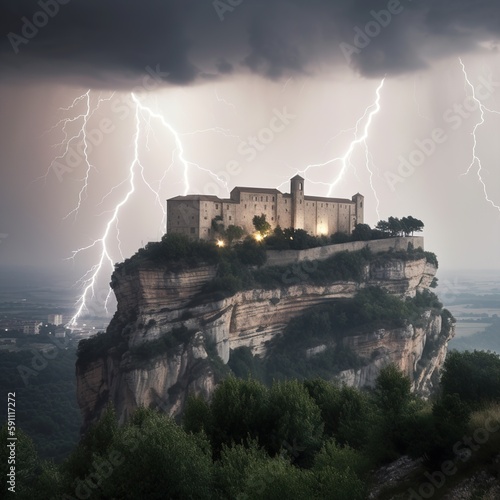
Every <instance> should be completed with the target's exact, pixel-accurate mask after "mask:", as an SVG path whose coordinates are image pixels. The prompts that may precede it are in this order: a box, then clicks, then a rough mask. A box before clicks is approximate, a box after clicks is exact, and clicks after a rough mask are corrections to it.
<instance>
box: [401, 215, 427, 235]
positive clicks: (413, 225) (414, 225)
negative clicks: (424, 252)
mask: <svg viewBox="0 0 500 500" xmlns="http://www.w3.org/2000/svg"><path fill="white" fill-rule="evenodd" d="M400 222H401V229H402V231H403V233H404V234H405V236H408V235H409V234H410V233H411V235H412V236H413V233H414V232H421V231H423V229H424V223H423V222H422V221H421V220H419V219H415V218H414V217H412V216H411V215H409V216H408V217H403V218H402V219H401V221H400Z"/></svg>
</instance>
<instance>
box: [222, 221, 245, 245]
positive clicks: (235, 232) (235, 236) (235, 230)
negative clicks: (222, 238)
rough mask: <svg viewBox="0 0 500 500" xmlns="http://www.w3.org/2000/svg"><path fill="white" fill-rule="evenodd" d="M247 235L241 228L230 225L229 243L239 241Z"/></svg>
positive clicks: (228, 232)
mask: <svg viewBox="0 0 500 500" xmlns="http://www.w3.org/2000/svg"><path fill="white" fill-rule="evenodd" d="M244 234H245V230H244V229H243V228H242V227H240V226H234V225H232V224H231V225H229V226H227V229H226V238H227V241H229V243H232V242H233V241H235V240H239V239H241V238H242V237H243V235H244Z"/></svg>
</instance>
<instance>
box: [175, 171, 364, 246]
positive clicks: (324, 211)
mask: <svg viewBox="0 0 500 500" xmlns="http://www.w3.org/2000/svg"><path fill="white" fill-rule="evenodd" d="M304 184H305V181H304V179H303V178H302V177H300V176H299V175H296V176H295V177H293V178H292V179H290V193H282V192H281V191H279V190H277V189H267V188H253V187H235V188H234V189H233V190H232V191H231V194H230V198H228V199H221V198H218V197H217V196H209V195H188V196H176V197H175V198H170V199H169V200H167V233H182V234H186V235H188V236H189V237H190V238H193V239H211V238H212V237H213V228H212V220H214V219H217V220H219V221H221V223H222V224H223V226H224V227H226V228H227V227H228V226H230V225H235V226H240V227H242V228H243V229H244V230H245V231H246V232H247V233H252V232H254V231H255V229H254V227H253V222H252V220H253V218H254V216H255V215H262V214H264V215H265V216H266V220H267V222H269V224H270V225H271V227H272V228H273V229H274V228H275V227H276V226H281V227H282V228H288V227H293V228H294V229H304V230H306V231H307V232H308V233H310V234H312V235H314V236H318V235H331V234H334V233H336V232H342V233H347V234H350V233H352V230H353V229H354V227H355V226H356V224H362V223H363V220H364V197H363V196H362V195H361V194H359V193H358V194H355V195H354V196H353V197H352V198H351V199H350V200H349V199H345V198H323V197H319V196H305V194H304Z"/></svg>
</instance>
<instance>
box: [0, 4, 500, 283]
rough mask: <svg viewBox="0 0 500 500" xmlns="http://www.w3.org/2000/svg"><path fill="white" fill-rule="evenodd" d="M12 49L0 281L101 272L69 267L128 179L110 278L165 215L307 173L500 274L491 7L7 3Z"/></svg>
mask: <svg viewBox="0 0 500 500" xmlns="http://www.w3.org/2000/svg"><path fill="white" fill-rule="evenodd" d="M0 31H1V37H0V110H1V113H0V164H1V173H0V265H2V266H5V265H7V266H11V265H12V266H13V265H28V264H29V265H31V266H35V267H46V268H54V269H57V270H60V271H62V272H64V273H67V275H68V276H70V277H71V278H73V277H77V276H79V275H80V274H81V273H82V272H84V271H85V269H87V268H88V267H90V266H92V265H94V264H96V263H98V261H99V258H100V254H99V249H100V247H99V245H97V246H96V247H94V248H91V249H89V250H88V251H86V252H83V253H81V254H79V255H78V256H77V257H76V259H75V261H74V263H71V262H70V261H65V260H64V259H65V258H67V257H69V256H71V254H72V250H75V249H77V248H81V247H85V246H87V245H90V244H91V243H92V242H93V241H94V240H97V239H99V238H101V236H102V235H103V234H104V232H105V231H106V227H107V224H108V223H109V221H110V220H111V219H112V218H113V209H114V208H115V207H116V205H117V204H118V203H120V201H121V200H123V199H124V197H125V196H126V194H127V192H128V191H129V189H130V183H129V173H130V171H131V170H132V171H133V173H134V175H135V177H134V181H135V184H134V192H133V193H131V195H130V197H129V198H128V199H127V203H125V204H123V205H122V206H121V208H120V211H119V213H118V221H117V222H116V223H115V222H114V223H113V224H110V225H109V229H108V233H109V239H108V240H107V243H108V247H107V248H108V249H109V253H110V258H111V260H112V261H115V262H116V261H120V260H121V259H122V256H121V255H123V256H125V257H127V256H129V255H131V254H132V253H134V252H135V250H136V249H137V248H139V247H140V246H141V245H142V244H144V243H146V242H147V241H149V240H151V239H158V238H159V237H160V236H161V231H162V228H163V227H164V226H163V224H164V220H163V212H162V210H163V208H164V205H165V200H166V199H167V198H169V197H173V196H176V195H178V194H184V193H186V192H189V193H205V194H217V195H219V196H228V193H229V190H231V189H232V188H233V187H234V186H235V185H241V186H264V187H278V188H279V189H281V190H282V191H284V192H285V191H287V190H288V189H289V187H288V179H289V178H290V177H292V176H293V175H295V174H296V173H297V172H299V173H302V175H303V176H304V177H306V179H307V180H306V185H305V189H306V194H310V195H320V196H326V195H328V194H329V193H330V194H331V195H332V196H336V197H351V196H352V195H353V194H355V193H356V192H358V191H359V192H361V193H362V194H364V195H365V197H366V210H365V214H366V215H365V218H366V222H368V223H369V224H371V225H374V224H376V222H377V220H379V218H384V219H385V218H387V217H389V216H391V215H394V216H399V217H401V216H405V215H413V216H415V217H418V218H420V219H422V220H423V221H424V223H425V233H424V234H425V237H426V248H427V249H428V250H431V251H434V252H436V253H437V255H438V258H439V260H440V262H441V266H442V268H443V269H465V268H467V269H470V268H481V269H485V268H491V269H492V268H494V269H499V268H500V262H499V259H498V255H499V251H500V208H499V207H500V182H499V181H500V172H499V165H500V141H499V125H500V115H499V114H498V113H494V111H495V110H500V60H499V52H498V40H499V35H500V4H498V2H494V1H491V0H490V1H481V0H475V1H473V0H440V1H439V2H436V1H423V0H414V1H410V0H401V1H397V0H390V1H373V0H370V1H368V0H358V1H352V0H316V1H305V0H304V1H298V0H295V1H292V0H289V1H280V0H265V1H264V0H221V1H209V0H197V1H193V0H178V1H172V0H154V1H153V0H149V1H144V0H143V1H140V2H139V0H127V1H123V0H122V1H118V0H107V1H103V0H99V1H97V0H95V1H94V0H85V1H79V0H58V1H56V0H47V1H46V2H44V1H43V0H40V1H38V2H33V1H22V0H4V1H3V2H2V6H1V7H0ZM460 58H461V61H462V63H463V66H462V63H461V62H460ZM464 68H465V71H466V73H467V76H468V79H469V81H470V83H471V85H472V86H471V85H469V84H468V83H467V82H466V80H465V74H464ZM383 78H385V80H384V82H383V85H381V83H382V79H383ZM377 90H378V91H379V93H378V96H379V99H378V101H377ZM79 96H81V99H77V100H76V101H75V99H76V98H78V97H79ZM133 96H135V97H133ZM134 99H135V100H134ZM477 99H480V100H481V102H482V103H483V105H484V106H485V107H484V108H481V107H480V106H479V104H478V102H477ZM72 103H74V107H72V108H70V109H67V110H65V109H63V108H69V107H70V106H71V104H72ZM377 103H378V106H377ZM88 111H90V113H88ZM64 119H70V120H71V121H70V122H68V123H67V125H66V127H65V128H63V127H64V125H65V123H64V122H63V121H60V120H64ZM162 119H163V122H162ZM358 120H359V122H358ZM483 121H484V123H482V122H483ZM356 124H358V129H357V132H356V129H355V127H356ZM82 130H86V132H87V140H86V146H85V142H84V137H83V134H82V133H81V132H82ZM365 132H366V140H363V139H364V136H365ZM474 132H476V135H475V137H474V135H473V133H474ZM65 133H66V134H67V136H66V138H67V139H72V138H73V139H72V140H71V142H69V144H67V143H64V142H63V141H64V139H65ZM254 137H255V138H256V139H255V140H254V139H252V138H254ZM353 141H355V142H354V143H353ZM474 143H476V148H475V152H476V156H477V159H476V160H475V161H473V160H474ZM179 148H180V149H179ZM349 152H352V155H350V156H349V155H348V153H349ZM85 156H87V158H88V163H87V161H86V158H85ZM136 157H137V159H138V160H139V162H140V163H139V162H135V163H134V158H136ZM336 158H337V161H332V160H335V159H336ZM346 160H350V161H346ZM131 167H132V168H131ZM87 171H88V172H89V176H88V186H87V189H86V190H85V191H82V188H83V187H84V182H85V181H84V178H85V174H86V172H87ZM210 172H212V173H213V174H215V175H213V174H211V173H210ZM464 174H466V175H464ZM41 177H44V178H42V179H40V178H41ZM114 187H116V188H115V189H113V188H114ZM156 192H157V193H158V196H156ZM79 200H80V209H79V210H78V211H73V209H74V208H75V207H77V205H78V203H79ZM162 207H163V208H162ZM68 214H69V216H67V215H68ZM66 216H67V217H66ZM117 231H119V236H120V241H121V245H118V244H117V239H116V236H117ZM120 251H121V254H120ZM109 275H110V268H109V266H108V267H104V268H103V272H102V273H101V277H100V279H101V281H102V283H104V284H106V283H107V282H109ZM103 287H104V288H105V286H104V285H103ZM104 288H103V289H104Z"/></svg>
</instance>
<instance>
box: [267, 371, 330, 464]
mask: <svg viewBox="0 0 500 500" xmlns="http://www.w3.org/2000/svg"><path fill="white" fill-rule="evenodd" d="M322 436H323V420H322V418H321V410H320V409H319V407H318V406H317V405H316V403H315V402H314V400H313V398H311V396H310V395H309V393H308V392H307V390H306V389H305V387H304V386H303V385H302V384H301V383H300V382H298V381H297V380H287V381H283V382H274V384H273V385H272V387H271V389H270V390H269V402H268V406H267V412H266V425H265V427H264V432H263V433H262V434H261V439H262V441H261V442H264V441H265V444H266V448H267V450H268V452H269V453H270V454H271V455H275V454H276V453H278V452H280V451H284V452H285V453H286V454H287V455H288V456H290V458H292V459H293V460H296V461H297V462H298V463H303V462H304V461H307V460H308V459H310V458H311V456H312V455H313V454H314V452H316V451H317V450H318V449H319V447H320V445H321V439H322Z"/></svg>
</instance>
